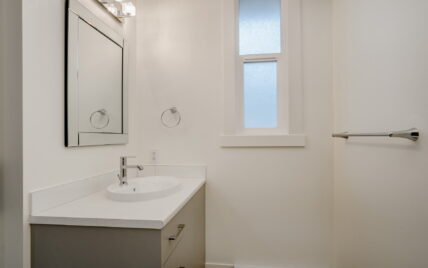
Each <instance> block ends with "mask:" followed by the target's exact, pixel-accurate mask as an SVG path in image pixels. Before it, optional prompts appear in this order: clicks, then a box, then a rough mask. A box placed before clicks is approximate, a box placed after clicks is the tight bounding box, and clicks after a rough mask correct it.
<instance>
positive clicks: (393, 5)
mask: <svg viewBox="0 0 428 268" xmlns="http://www.w3.org/2000/svg"><path fill="white" fill-rule="evenodd" d="M427 13H428V2H427V1H426V0H411V1H402V0H376V1H373V0H358V1H354V0H335V1H334V26H335V27H334V28H335V30H334V36H335V38H334V39H335V40H334V46H335V49H334V51H335V56H334V58H335V68H334V74H335V79H334V82H335V104H336V105H335V114H336V120H335V124H336V126H335V128H336V130H350V131H385V130H400V129H406V128H410V127H418V128H419V129H420V130H421V132H422V138H421V140H420V141H419V142H418V143H417V144H413V143H412V142H410V141H404V140H403V141H401V140H391V139H383V138H378V139H369V138H364V139H363V138H361V139H353V140H350V141H348V142H344V141H340V140H337V141H336V142H335V167H336V168H335V172H336V174H335V175H336V183H335V185H336V187H335V188H336V189H335V193H336V202H335V203H336V211H337V213H336V217H337V220H336V228H337V230H338V232H337V238H338V245H337V249H338V252H337V253H338V254H337V255H338V258H337V260H338V262H337V267H338V268H352V267H355V268H360V267H364V268H399V267H400V268H402V267H412V268H424V267H427V264H428V254H427V248H428V231H427V226H428V203H427V196H428V139H427V137H426V133H427V131H428V120H427V117H428V105H427V100H428V90H427V88H428V35H427V28H428V20H427V17H426V16H427Z"/></svg>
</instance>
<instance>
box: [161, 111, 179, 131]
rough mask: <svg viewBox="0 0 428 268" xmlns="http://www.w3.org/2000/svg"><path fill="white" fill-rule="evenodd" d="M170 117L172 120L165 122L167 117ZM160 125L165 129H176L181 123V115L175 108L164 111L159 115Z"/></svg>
mask: <svg viewBox="0 0 428 268" xmlns="http://www.w3.org/2000/svg"><path fill="white" fill-rule="evenodd" d="M168 114H169V115H170V117H172V120H167V118H166V117H167V115H168ZM161 123H162V125H163V126H164V127H166V128H175V127H178V126H179V125H180V123H181V114H180V112H179V111H178V109H177V107H171V108H169V109H166V110H165V111H163V112H162V114H161Z"/></svg>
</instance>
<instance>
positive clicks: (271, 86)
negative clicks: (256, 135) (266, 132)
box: [244, 62, 278, 128]
mask: <svg viewBox="0 0 428 268" xmlns="http://www.w3.org/2000/svg"><path fill="white" fill-rule="evenodd" d="M277 91H278V90H277V63H276V62H251V63H245V64H244V126H245V128H276V127H277V126H278V122H277V119H278V118H277V117H278V116H277V106H278V104H277V95H278V94H277Z"/></svg>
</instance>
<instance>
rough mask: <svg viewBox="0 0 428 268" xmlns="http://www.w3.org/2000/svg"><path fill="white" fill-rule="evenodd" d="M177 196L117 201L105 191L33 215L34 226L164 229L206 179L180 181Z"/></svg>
mask: <svg viewBox="0 0 428 268" xmlns="http://www.w3.org/2000/svg"><path fill="white" fill-rule="evenodd" d="M179 180H180V182H181V186H180V187H181V188H180V190H179V191H177V192H176V193H174V194H172V195H170V196H167V197H164V198H160V199H154V200H146V201H140V202H118V201H113V200H110V199H108V198H107V196H106V191H105V190H103V191H100V192H96V193H93V194H91V195H88V196H86V197H83V198H80V199H77V200H74V201H71V202H68V203H65V204H62V205H59V206H57V207H54V208H50V209H48V210H45V211H42V212H37V213H34V214H32V215H31V218H30V223H31V224H50V225H73V226H96V227H117V228H147V229H162V228H163V227H164V226H165V225H166V224H168V222H169V221H170V220H171V219H172V218H173V217H174V216H175V215H176V214H177V213H178V212H179V211H180V210H181V209H182V208H183V207H184V205H186V203H187V202H188V201H189V200H190V199H191V198H192V197H193V196H194V195H195V194H196V192H197V191H198V190H199V189H201V187H202V186H203V185H204V184H205V179H198V178H192V179H187V178H180V179H179Z"/></svg>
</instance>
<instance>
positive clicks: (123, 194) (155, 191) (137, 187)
mask: <svg viewBox="0 0 428 268" xmlns="http://www.w3.org/2000/svg"><path fill="white" fill-rule="evenodd" d="M179 188H180V182H179V181H178V179H177V178H175V177H167V176H152V177H141V178H136V179H132V180H129V181H128V185H119V183H116V184H112V185H110V186H109V187H108V188H107V196H108V197H109V198H110V199H113V200H116V201H123V202H136V201H143V200H151V199H157V198H162V197H166V196H168V195H171V194H173V193H175V192H176V191H178V189H179Z"/></svg>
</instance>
